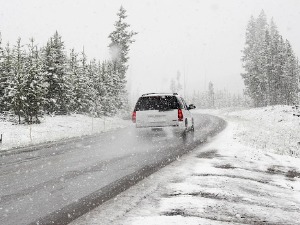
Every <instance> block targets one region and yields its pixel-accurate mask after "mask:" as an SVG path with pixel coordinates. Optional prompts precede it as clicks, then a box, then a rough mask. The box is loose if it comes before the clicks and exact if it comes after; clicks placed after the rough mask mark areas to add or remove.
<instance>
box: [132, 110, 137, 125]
mask: <svg viewBox="0 0 300 225" xmlns="http://www.w3.org/2000/svg"><path fill="white" fill-rule="evenodd" d="M132 122H134V123H135V122H136V111H133V112H132Z"/></svg>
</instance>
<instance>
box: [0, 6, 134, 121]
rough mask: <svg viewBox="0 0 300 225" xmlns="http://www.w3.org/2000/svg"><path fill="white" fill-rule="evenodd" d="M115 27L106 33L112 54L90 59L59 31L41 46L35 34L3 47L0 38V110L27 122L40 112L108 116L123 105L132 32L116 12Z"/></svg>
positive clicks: (125, 102) (35, 117) (121, 11)
mask: <svg viewBox="0 0 300 225" xmlns="http://www.w3.org/2000/svg"><path fill="white" fill-rule="evenodd" d="M117 15H118V20H117V22H116V23H115V30H114V31H113V32H112V33H111V34H110V35H109V38H110V40H111V43H110V45H109V48H110V51H111V53H112V59H111V60H107V61H102V62H100V61H97V60H96V59H92V60H88V58H87V56H86V54H85V51H84V50H82V52H80V53H77V52H75V50H74V49H72V50H70V52H69V53H67V52H66V50H65V44H64V42H63V41H62V37H61V36H60V35H59V33H58V32H55V34H54V35H53V36H52V37H51V38H50V39H49V40H48V42H47V43H46V45H45V46H43V47H40V48H39V47H38V45H37V44H36V43H35V41H34V39H33V38H32V39H31V40H30V43H29V44H25V45H24V44H23V43H22V42H21V39H20V38H19V39H18V40H17V42H16V44H15V45H13V46H10V44H9V43H8V44H6V45H5V46H3V43H2V41H1V37H0V113H1V112H5V111H9V112H12V113H14V114H15V115H17V116H18V118H19V123H20V122H21V121H22V119H24V121H25V122H27V123H35V122H39V116H41V115H42V114H44V113H49V114H57V113H59V114H68V113H82V114H89V115H93V116H112V115H115V114H116V113H117V112H119V111H120V110H126V107H127V103H128V102H127V93H126V89H125V85H126V76H125V75H126V71H127V69H128V65H127V62H128V59H129V57H128V53H129V47H130V44H132V43H133V42H134V40H133V39H132V37H133V36H134V35H135V34H136V33H135V32H133V31H128V28H129V25H128V24H127V23H126V22H125V21H124V19H125V18H126V11H125V9H124V8H123V7H121V8H120V10H119V12H118V14H117Z"/></svg>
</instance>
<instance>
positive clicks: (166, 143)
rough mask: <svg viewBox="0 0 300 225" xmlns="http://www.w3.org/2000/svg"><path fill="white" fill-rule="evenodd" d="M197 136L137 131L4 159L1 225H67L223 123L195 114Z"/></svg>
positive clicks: (27, 151) (113, 133) (0, 173)
mask: <svg viewBox="0 0 300 225" xmlns="http://www.w3.org/2000/svg"><path fill="white" fill-rule="evenodd" d="M194 118H195V133H194V136H193V137H192V135H191V133H190V134H189V135H188V136H187V138H186V139H185V140H183V139H182V138H178V137H176V136H175V137H174V136H173V135H172V134H171V132H165V131H151V132H144V133H143V134H142V137H137V136H136V132H135V129H134V127H133V126H132V127H127V128H123V129H119V130H117V131H110V132H107V133H103V134H99V135H97V136H91V137H84V138H78V139H72V140H70V141H63V142H57V143H53V144H47V145H41V146H39V147H38V148H24V149H20V150H19V153H17V152H16V151H15V153H13V152H11V153H7V152H6V153H2V155H0V215H1V217H0V224H5V225H15V224H67V223H69V222H71V221H72V220H74V219H76V218H78V217H79V216H81V215H83V214H84V213H86V212H88V211H89V210H91V209H93V208H95V207H97V206H98V205H100V204H102V203H103V202H105V201H106V200H108V199H110V198H112V197H114V196H115V195H117V194H119V193H120V192H122V191H124V190H126V189H127V188H129V187H130V186H132V185H134V184H135V183H137V182H138V181H140V180H141V179H143V178H144V177H146V176H148V175H150V174H151V173H153V172H155V171H157V170H159V169H160V168H161V167H163V166H165V165H167V164H169V163H170V162H172V161H174V160H175V159H176V158H177V157H179V156H180V155H182V154H185V153H187V152H189V151H191V150H193V149H194V148H195V147H196V146H198V145H199V144H201V143H203V142H205V141H206V139H207V138H208V137H210V136H212V135H214V134H216V133H218V132H219V131H221V130H222V129H223V128H224V127H225V125H226V123H225V121H224V120H222V119H220V118H217V117H214V116H210V115H202V114H195V115H194Z"/></svg>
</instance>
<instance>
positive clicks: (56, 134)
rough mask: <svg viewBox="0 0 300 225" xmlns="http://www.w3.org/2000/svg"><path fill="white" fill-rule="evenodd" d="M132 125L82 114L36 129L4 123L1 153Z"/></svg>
mask: <svg viewBox="0 0 300 225" xmlns="http://www.w3.org/2000/svg"><path fill="white" fill-rule="evenodd" d="M130 122H131V121H128V120H123V119H120V118H118V117H113V118H111V117H107V118H106V117H105V118H91V117H88V116H84V115H78V114H74V115H70V116H54V117H51V116H45V117H44V118H43V119H42V120H41V124H33V125H15V124H13V123H11V122H3V121H0V134H3V136H2V138H3V140H2V144H0V151H1V150H7V149H11V148H16V147H22V146H29V145H33V144H40V143H44V142H50V141H57V140H62V139H67V138H71V137H80V136H85V135H91V134H96V133H101V132H105V131H109V130H112V129H117V128H121V127H125V126H127V125H128V124H130Z"/></svg>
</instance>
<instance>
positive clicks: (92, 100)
mask: <svg viewBox="0 0 300 225" xmlns="http://www.w3.org/2000/svg"><path fill="white" fill-rule="evenodd" d="M87 75H88V76H87V86H88V90H87V97H88V113H89V114H90V115H92V116H97V110H98V105H99V101H98V98H97V97H98V96H97V89H98V85H100V84H99V80H98V67H97V62H96V59H92V60H91V61H90V63H89V65H88V73H87Z"/></svg>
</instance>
